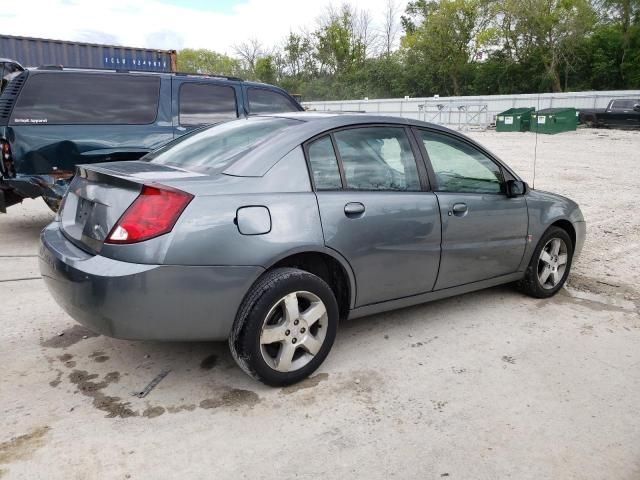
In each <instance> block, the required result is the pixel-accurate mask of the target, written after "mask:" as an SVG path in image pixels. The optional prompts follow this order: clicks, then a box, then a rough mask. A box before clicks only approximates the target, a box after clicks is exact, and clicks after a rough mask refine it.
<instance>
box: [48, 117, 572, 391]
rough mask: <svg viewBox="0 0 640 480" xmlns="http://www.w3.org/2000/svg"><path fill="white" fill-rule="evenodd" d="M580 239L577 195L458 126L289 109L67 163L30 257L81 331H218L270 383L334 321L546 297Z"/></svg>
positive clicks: (320, 343) (282, 380) (300, 371)
mask: <svg viewBox="0 0 640 480" xmlns="http://www.w3.org/2000/svg"><path fill="white" fill-rule="evenodd" d="M584 237H585V221H584V218H583V216H582V213H581V212H580V209H579V208H578V205H576V204H575V203H574V202H572V201H571V200H568V199H567V198H564V197H561V196H559V195H555V194H552V193H547V192H542V191H538V190H534V189H531V188H529V187H528V186H527V184H526V183H525V182H523V181H522V180H521V179H520V178H519V177H518V175H517V174H516V173H515V172H514V171H513V170H511V169H510V168H509V167H508V166H507V165H506V164H504V163H503V162H501V161H500V160H499V159H498V158H497V157H496V156H495V155H493V154H492V153H491V152H489V151H487V150H486V149H485V148H483V147H482V146H481V145H478V144H477V143H475V142H473V141H472V140H470V139H468V138H467V137H465V136H463V135H461V134H459V133H457V132H453V131H451V130H448V129H446V128H443V127H440V126H436V125H431V124H428V123H423V122H419V121H414V120H408V119H404V118H393V117H386V116H384V117H383V116H372V115H348V114H344V115H339V114H320V113H303V112H301V113H288V114H281V115H272V116H256V117H250V118H247V119H241V120H234V121H230V122H226V123H223V124H219V125H216V126H212V127H207V128H204V129H200V130H197V131H194V132H192V133H190V134H188V135H186V136H183V137H181V138H179V139H177V140H174V141H173V142H172V143H169V144H167V145H165V146H164V147H162V148H160V149H158V150H156V151H154V152H152V153H150V154H148V155H147V156H146V157H143V159H142V160H139V161H130V162H113V163H102V164H92V165H84V166H82V165H81V166H79V167H78V169H77V174H76V176H75V178H74V180H73V182H72V183H71V185H70V188H69V190H68V193H67V194H66V196H65V197H64V199H63V203H62V206H61V208H60V211H59V213H58V217H57V218H56V220H55V221H54V222H53V223H52V224H50V225H49V226H47V227H46V228H45V229H44V231H43V232H42V235H41V244H42V246H41V250H40V268H41V271H42V275H43V277H44V278H45V280H46V283H47V286H48V288H49V290H50V292H51V294H52V295H53V297H54V298H55V299H56V301H57V302H58V303H59V304H60V305H61V306H62V308H64V310H66V311H67V312H68V313H69V315H71V316H72V317H73V318H74V319H76V320H77V321H78V322H80V323H82V324H83V325H86V326H87V327H89V328H90V329H92V330H95V331H96V332H100V333H102V334H105V335H108V336H112V337H117V338H126V339H146V340H228V342H229V346H230V349H231V352H232V354H233V357H234V358H235V360H236V361H237V363H238V364H239V366H240V367H241V368H242V369H243V370H244V371H245V372H247V373H248V374H249V375H251V376H252V377H254V378H256V379H258V380H260V381H262V382H264V383H266V384H268V385H274V386H278V385H287V384H291V383H294V382H297V381H299V380H301V379H303V378H305V377H306V376H308V375H309V374H310V373H312V372H313V371H314V370H316V369H317V368H318V366H319V365H320V364H321V363H322V362H323V360H324V359H325V358H326V357H327V355H328V353H329V350H330V349H331V346H332V344H333V341H334V338H335V336H336V331H337V328H338V323H339V321H340V320H344V319H348V318H355V317H361V316H364V315H370V314H374V313H378V312H384V311H387V310H392V309H397V308H402V307H407V306H410V305H416V304H419V303H423V302H428V301H431V300H436V299H440V298H444V297H450V296H452V295H458V294H462V293H465V292H471V291H473V290H479V289H483V288H486V287H491V286H494V285H499V284H505V283H511V282H514V283H517V285H518V286H519V288H520V289H521V290H522V291H523V292H525V293H526V294H529V295H531V296H533V297H537V298H546V297H551V296H552V295H554V294H555V293H556V292H558V290H559V289H560V288H561V287H562V285H563V284H564V282H565V280H566V279H567V276H568V275H569V270H570V268H571V261H572V259H573V257H574V256H575V255H576V254H577V253H578V252H579V251H580V249H581V248H582V245H583V242H584Z"/></svg>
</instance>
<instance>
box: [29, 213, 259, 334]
mask: <svg viewBox="0 0 640 480" xmlns="http://www.w3.org/2000/svg"><path fill="white" fill-rule="evenodd" d="M40 241H41V246H40V253H39V257H40V258H39V263H40V271H41V273H42V276H43V278H44V280H45V283H46V285H47V287H48V289H49V291H50V292H51V294H52V295H53V297H54V299H55V300H56V302H57V303H58V304H59V305H60V306H61V307H62V308H63V309H64V310H65V311H66V312H67V313H68V314H69V315H70V316H71V317H73V318H74V319H75V320H76V321H78V322H79V323H81V324H83V325H85V326H87V327H88V328H90V329H91V330H94V331H96V332H98V333H101V334H104V335H107V336H110V337H115V338H126V339H132V340H133V339H135V340H226V339H227V337H228V335H229V333H230V332H231V327H232V326H233V321H234V319H235V316H236V312H237V310H238V307H239V306H240V303H241V302H242V299H243V297H244V295H245V293H246V292H247V291H248V289H249V287H250V286H251V284H252V283H253V282H254V281H255V280H256V279H257V278H258V276H259V275H260V274H261V273H262V272H263V271H264V269H263V268H262V267H256V266H202V267H200V266H182V265H143V264H135V263H128V262H121V261H117V260H113V259H110V258H106V257H103V256H100V255H90V254H88V253H86V252H85V251H83V250H81V249H79V248H77V247H76V246H75V245H74V244H72V243H71V242H70V241H69V240H67V239H66V237H65V236H64V235H63V234H62V232H61V231H60V227H59V224H58V223H57V222H54V223H52V224H50V225H49V226H48V227H46V228H45V229H44V230H43V231H42V234H41V236H40Z"/></svg>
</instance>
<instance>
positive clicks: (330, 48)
mask: <svg viewBox="0 0 640 480" xmlns="http://www.w3.org/2000/svg"><path fill="white" fill-rule="evenodd" d="M318 23H319V24H320V28H319V29H318V30H316V32H315V33H314V36H315V38H316V42H317V46H316V50H317V51H316V58H317V60H318V63H319V68H320V70H321V71H324V72H328V73H330V74H335V75H342V74H345V73H347V72H349V71H350V70H351V69H353V68H356V67H361V66H362V65H363V64H364V59H365V58H366V53H367V48H369V47H370V46H371V42H372V35H371V28H370V25H371V17H370V15H369V14H368V13H366V12H364V11H358V10H356V9H355V8H353V7H351V6H350V5H348V4H343V5H342V7H341V9H340V10H338V11H336V10H334V9H333V8H331V7H330V8H329V9H328V10H327V13H326V15H325V16H324V17H321V18H320V19H319V22H318Z"/></svg>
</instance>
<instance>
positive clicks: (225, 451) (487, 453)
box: [0, 130, 640, 480]
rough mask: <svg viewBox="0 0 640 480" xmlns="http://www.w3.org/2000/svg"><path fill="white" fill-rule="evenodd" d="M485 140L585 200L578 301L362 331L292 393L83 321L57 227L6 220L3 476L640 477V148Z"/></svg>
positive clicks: (488, 309)
mask: <svg viewBox="0 0 640 480" xmlns="http://www.w3.org/2000/svg"><path fill="white" fill-rule="evenodd" d="M470 136H472V137H473V138H475V139H476V140H478V141H480V142H481V143H482V144H484V145H486V146H487V147H489V148H490V149H491V150H493V151H494V152H495V153H497V154H498V155H499V156H500V157H501V158H502V159H504V160H505V161H506V162H507V163H508V164H510V165H511V166H512V167H513V168H514V169H515V170H516V171H517V172H518V173H519V174H520V175H521V176H522V177H523V178H524V179H525V180H527V181H528V182H530V183H531V182H532V180H533V171H534V170H533V157H534V150H536V149H537V164H536V168H535V170H536V178H535V187H536V188H538V189H543V190H549V191H553V192H557V193H561V194H564V195H566V196H568V197H570V198H572V199H573V200H576V201H577V202H578V203H579V204H580V206H581V208H582V211H583V213H584V215H585V218H586V221H587V242H586V244H585V247H584V250H583V253H582V255H581V257H580V258H578V259H577V261H576V262H575V264H574V266H573V271H572V274H571V276H570V277H569V284H568V286H567V287H566V288H565V289H563V290H562V291H561V292H560V293H559V294H558V295H557V296H556V297H554V298H552V299H550V300H536V299H532V298H528V297H525V296H523V295H521V294H520V293H518V292H517V291H515V290H514V289H512V288H511V287H509V286H504V287H498V288H493V289H490V290H485V291H481V292H477V293H473V294H469V295H465V296H460V297H456V298H450V299H447V300H441V301H438V302H434V303H430V304H425V305H422V306H417V307H412V308H409V309H405V310H400V311H396V312H392V313H386V314H381V315H376V316H373V317H368V318H362V319H358V320H354V321H350V322H345V323H343V324H342V325H341V326H340V329H339V332H338V338H337V340H336V343H335V345H334V347H333V351H332V352H331V354H330V355H329V357H328V359H327V360H326V361H325V363H324V364H323V365H322V366H321V368H320V370H318V371H317V372H316V373H315V374H314V375H313V376H312V377H311V378H309V379H307V380H306V381H304V382H302V383H300V384H298V385H295V386H292V387H288V388H284V389H273V388H269V387H265V386H263V385H261V384H259V383H256V382H255V381H253V380H251V379H250V378H249V377H247V376H246V375H245V374H244V373H243V372H242V371H241V370H240V369H239V368H238V367H236V365H235V363H234V362H233V360H232V358H231V356H230V354H229V353H228V349H227V345H226V344H224V343H154V342H132V341H123V340H114V339H110V338H107V337H104V336H97V335H96V334H94V333H93V332H90V331H89V330H86V329H84V328H83V327H80V326H79V325H77V324H75V322H74V321H73V320H72V319H71V318H69V317H68V316H67V315H66V314H65V313H64V312H63V311H62V310H61V309H60V308H59V307H58V306H57V305H56V304H55V302H54V301H53V300H52V299H51V298H50V296H49V294H48V292H47V290H46V288H45V286H44V283H43V281H42V279H41V278H40V276H39V271H38V265H37V252H38V234H39V231H40V230H41V229H42V227H44V226H45V225H46V224H47V223H48V222H50V221H51V220H52V218H53V214H52V213H50V212H49V211H48V209H47V207H46V206H45V205H44V203H43V202H42V201H41V200H35V201H25V202H24V204H23V205H19V206H16V207H13V208H11V209H10V210H9V214H7V215H3V216H0V365H1V366H2V375H1V376H0V478H2V479H3V480H4V479H5V478H7V479H8V478H30V479H31V478H47V479H49V478H51V479H72V478H98V477H99V478H133V479H135V478H176V477H178V476H180V477H182V478H218V479H223V478H233V479H238V478H252V479H258V478H354V477H361V478H368V479H375V478H424V479H428V478H434V479H436V478H438V479H439V478H449V479H470V478H476V479H480V478H487V479H488V478H514V479H546V478H562V479H572V478H575V479H602V478H615V479H617V480H620V479H637V478H640V401H639V398H640V368H639V367H640V287H638V284H639V283H640V214H639V213H638V198H637V197H638V191H639V190H638V189H639V186H640V150H639V148H638V147H639V146H640V132H623V131H615V130H579V131H577V132H571V133H564V134H560V135H555V136H544V135H540V136H538V138H537V141H536V137H535V135H534V134H531V133H496V132H475V133H471V134H470ZM536 143H537V145H536ZM213 313H214V312H212V315H213ZM132 321H135V319H132ZM176 321H177V322H179V321H180V319H179V318H177V319H176ZM163 375H164V376H163ZM154 379H159V382H158V383H157V384H156V385H155V387H154V388H152V389H151V390H150V391H147V392H145V387H147V386H148V385H149V383H150V382H152V381H153V380H154ZM141 392H142V393H141ZM144 393H146V396H144V397H143V398H140V397H141V395H143V394H144Z"/></svg>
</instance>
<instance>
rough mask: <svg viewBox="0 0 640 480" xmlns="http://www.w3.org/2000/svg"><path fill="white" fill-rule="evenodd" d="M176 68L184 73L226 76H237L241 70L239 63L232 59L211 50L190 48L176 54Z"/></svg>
mask: <svg viewBox="0 0 640 480" xmlns="http://www.w3.org/2000/svg"><path fill="white" fill-rule="evenodd" d="M177 68H178V71H179V72H185V73H203V74H207V75H215V74H218V75H228V76H237V75H239V74H240V70H241V67H240V62H239V61H238V60H236V59H234V58H231V57H228V56H227V55H224V54H222V53H217V52H214V51H212V50H206V49H196V50H194V49H191V48H185V49H183V50H180V51H179V52H178V55H177Z"/></svg>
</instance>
